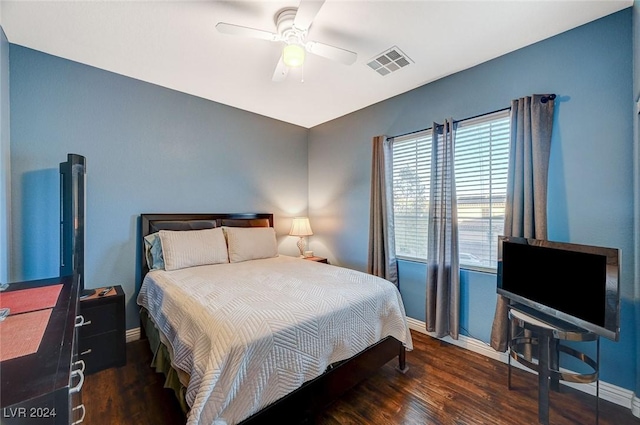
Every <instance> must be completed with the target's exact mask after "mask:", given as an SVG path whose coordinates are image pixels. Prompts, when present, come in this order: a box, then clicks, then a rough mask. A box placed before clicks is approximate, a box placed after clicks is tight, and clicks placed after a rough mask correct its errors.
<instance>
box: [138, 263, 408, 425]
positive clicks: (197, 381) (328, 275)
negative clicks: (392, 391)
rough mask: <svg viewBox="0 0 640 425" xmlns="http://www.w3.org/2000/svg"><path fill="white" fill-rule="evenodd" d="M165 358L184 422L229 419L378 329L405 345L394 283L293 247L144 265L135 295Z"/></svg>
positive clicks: (365, 341) (289, 387)
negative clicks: (177, 265)
mask: <svg viewBox="0 0 640 425" xmlns="http://www.w3.org/2000/svg"><path fill="white" fill-rule="evenodd" d="M138 304H139V305H141V306H143V307H145V308H146V309H147V310H149V313H150V315H151V317H152V319H153V321H154V322H155V323H156V324H157V325H158V328H159V329H160V332H161V334H162V338H163V341H164V342H165V343H167V344H168V347H169V349H170V351H171V352H172V355H173V366H174V367H175V368H178V369H181V370H183V371H185V372H186V373H188V374H189V375H190V380H189V384H188V387H187V394H186V399H187V400H186V401H187V403H188V404H189V406H190V407H191V410H190V412H189V415H188V419H187V424H188V425H194V424H201V425H209V424H235V423H237V422H240V421H241V420H243V419H246V418H247V417H249V416H250V415H251V414H253V413H255V412H257V411H259V410H261V409H262V408H264V407H266V406H267V405H269V404H271V403H272V402H274V401H276V400H278V399H279V398H281V397H283V396H284V395H286V394H288V393H290V392H291V391H293V390H295V389H296V388H298V387H300V386H301V385H302V384H303V383H304V382H306V381H309V380H311V379H313V378H315V377H317V376H319V375H321V374H322V373H323V372H324V371H325V370H326V368H327V366H329V365H330V364H332V363H334V362H337V361H340V360H345V359H347V358H349V357H352V356H354V355H355V354H357V353H359V352H360V351H362V350H364V349H365V348H367V347H368V346H370V345H372V344H374V343H376V342H377V341H379V340H381V339H382V338H384V337H386V336H389V335H390V336H393V337H395V338H396V339H398V340H399V341H402V342H403V343H404V345H405V347H407V349H412V348H413V345H412V341H411V334H410V332H409V328H408V326H407V322H406V316H405V311H404V306H403V304H402V300H401V298H400V293H399V291H398V290H397V288H396V287H395V286H394V285H393V284H392V283H390V282H388V281H386V280H384V279H381V278H378V277H375V276H371V275H369V274H366V273H361V272H358V271H354V270H350V269H346V268H341V267H337V266H332V265H327V264H320V263H316V262H313V261H307V260H302V259H298V258H293V257H286V256H279V257H276V258H270V259H263V260H252V261H246V262H242V263H233V264H217V265H210V266H200V267H192V268H188V269H182V270H174V271H170V272H166V271H152V272H150V273H148V274H147V276H146V277H145V279H144V282H143V284H142V287H141V289H140V294H139V295H138Z"/></svg>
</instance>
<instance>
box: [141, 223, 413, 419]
mask: <svg viewBox="0 0 640 425" xmlns="http://www.w3.org/2000/svg"><path fill="white" fill-rule="evenodd" d="M140 219H141V221H140V231H141V232H140V233H141V237H140V243H141V249H142V255H141V267H140V270H141V280H140V282H141V283H142V280H143V279H144V276H145V275H146V274H147V273H148V271H149V267H148V265H147V261H146V258H145V254H144V240H143V238H144V237H145V236H146V235H148V234H150V233H154V232H157V231H158V230H197V229H207V228H213V227H220V226H229V227H273V214H269V213H258V214H220V213H214V214H142V215H141V216H140ZM395 357H398V366H397V367H396V369H397V370H398V371H400V372H402V373H405V372H406V371H407V366H406V351H405V348H404V346H403V344H402V343H401V342H400V341H398V340H397V339H395V338H393V337H386V338H384V339H382V340H381V341H379V342H377V343H376V344H374V345H372V346H371V347H369V348H367V349H366V350H364V351H362V352H361V353H359V354H357V355H356V356H354V357H351V358H350V359H347V360H344V361H342V362H339V363H337V364H335V365H332V366H331V367H330V368H329V369H328V370H327V371H326V372H325V373H324V374H322V375H321V376H319V377H317V378H315V379H313V380H311V381H308V382H306V383H304V384H303V385H302V386H301V387H300V388H298V389H297V390H295V391H293V392H291V393H289V394H288V395H286V396H284V397H283V398H281V399H280V400H278V401H276V402H274V403H272V404H271V405H269V406H267V407H266V408H264V409H262V410H261V411H259V412H257V413H255V414H254V415H252V416H251V417H249V418H247V419H245V420H243V421H242V422H241V423H240V424H241V425H256V424H263V423H313V422H314V421H315V417H316V416H317V415H318V414H319V413H320V412H321V411H322V410H323V409H324V408H325V407H326V406H327V405H329V404H330V403H331V402H332V401H334V400H336V399H337V398H339V397H340V396H341V395H343V394H344V393H345V392H347V391H348V390H349V389H350V388H352V387H354V386H355V385H357V384H358V383H360V382H361V381H363V380H364V379H366V378H368V377H369V376H371V375H372V374H373V373H375V372H376V371H377V370H378V369H379V368H381V367H382V366H384V365H385V364H386V363H388V362H389V361H391V360H393V359H394V358H395Z"/></svg>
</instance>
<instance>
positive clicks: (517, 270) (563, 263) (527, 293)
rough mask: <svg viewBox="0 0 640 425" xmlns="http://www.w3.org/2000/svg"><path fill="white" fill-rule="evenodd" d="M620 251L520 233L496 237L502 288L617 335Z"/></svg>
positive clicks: (607, 334)
mask: <svg viewBox="0 0 640 425" xmlns="http://www.w3.org/2000/svg"><path fill="white" fill-rule="evenodd" d="M619 266H620V252H619V250H618V249H615V248H604V247H597V246H589V245H579V244H571V243H565V242H554V241H546V240H536V239H527V238H517V237H505V236H500V237H499V239H498V293H499V294H501V295H503V296H505V297H507V298H509V299H511V300H513V301H515V302H518V303H521V304H524V305H526V306H528V307H530V308H533V309H535V310H537V311H539V312H542V313H545V314H547V315H550V316H552V317H555V318H558V319H561V320H564V321H566V322H569V323H571V324H573V325H576V326H579V327H581V328H583V329H586V330H589V331H591V332H594V333H596V334H598V335H600V336H604V337H606V338H609V339H612V340H614V341H617V340H618V333H619V305H620V301H619V282H618V281H619Z"/></svg>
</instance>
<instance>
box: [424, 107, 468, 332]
mask: <svg viewBox="0 0 640 425" xmlns="http://www.w3.org/2000/svg"><path fill="white" fill-rule="evenodd" d="M454 138H455V130H454V123H453V119H449V120H446V121H445V123H444V125H438V124H436V123H434V124H433V133H432V148H431V179H430V182H431V191H430V194H429V228H428V235H427V238H428V240H427V304H426V312H427V314H426V328H427V331H429V332H435V333H436V336H437V337H438V338H440V337H443V336H445V335H451V337H453V338H454V339H458V330H459V326H460V265H459V258H458V208H457V201H456V184H455V170H454Z"/></svg>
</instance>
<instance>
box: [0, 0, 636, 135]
mask: <svg viewBox="0 0 640 425" xmlns="http://www.w3.org/2000/svg"><path fill="white" fill-rule="evenodd" d="M298 4H299V0H292V1H214V0H209V1H204V0H201V1H186V0H177V1H170V0H156V1H134V0H128V1H126V0H120V1H106V0H67V1H56V0H44V1H33V0H18V1H11V0H2V1H1V3H0V24H1V25H2V27H3V29H4V31H5V33H6V35H7V38H8V39H9V42H11V43H13V44H18V45H21V46H25V47H29V48H32V49H35V50H39V51H42V52H45V53H49V54H52V55H55V56H59V57H62V58H66V59H70V60H73V61H76V62H80V63H83V64H87V65H91V66H95V67H97V68H102V69H105V70H108V71H112V72H115V73H118V74H122V75H126V76H129V77H132V78H136V79H139V80H142V81H147V82H150V83H154V84H157V85H160V86H163V87H167V88H171V89H174V90H178V91H181V92H184V93H189V94H192V95H195V96H199V97H202V98H205V99H209V100H212V101H215V102H219V103H223V104H226V105H229V106H233V107H237V108H241V109H244V110H247V111H251V112H255V113H257V114H261V115H265V116H268V117H271V118H275V119H278V120H281V121H285V122H289V123H292V124H296V125H299V126H302V127H306V128H311V127H313V126H316V125H318V124H321V123H324V122H326V121H330V120H332V119H334V118H337V117H340V116H343V115H345V114H348V113H350V112H353V111H356V110H358V109H362V108H364V107H366V106H369V105H371V104H374V103H376V102H379V101H382V100H385V99H388V98H390V97H393V96H395V95H398V94H401V93H404V92H406V91H409V90H411V89H414V88H416V87H419V86H421V85H423V84H426V83H429V82H431V81H434V80H437V79H439V78H442V77H444V76H447V75H450V74H452V73H455V72H458V71H461V70H463V69H466V68H469V67H472V66H474V65H477V64H480V63H482V62H485V61H487V60H490V59H493V58H495V57H498V56H501V55H503V54H505V53H508V52H511V51H513V50H516V49H519V48H521V47H524V46H527V45H529V44H532V43H535V42H537V41H540V40H543V39H545V38H548V37H551V36H553V35H555V34H558V33H561V32H563V31H566V30H569V29H571V28H574V27H577V26H579V25H582V24H585V23H587V22H590V21H593V20H595V19H598V18H600V17H603V16H606V15H608V14H611V13H614V12H617V11H619V10H621V9H624V8H626V7H630V6H632V4H633V0H621V1H618V0H603V1H598V0H568V1H564V0H538V1H532V0H530V1H525V0H502V1H486V0H470V1H452V0H439V1H437V0H414V1H395V0H394V1H379V0H355V1H344V0H327V1H326V2H325V3H324V5H323V6H322V8H321V9H320V11H319V12H318V14H317V15H316V17H315V19H314V21H313V24H312V25H311V27H310V29H309V33H308V37H307V39H308V40H314V41H319V42H322V43H326V44H330V45H333V46H337V47H340V48H344V49H347V50H351V51H354V52H356V53H357V54H358V59H357V61H356V62H355V64H353V65H350V66H347V65H343V64H341V63H337V62H333V61H330V60H328V59H325V58H323V57H319V56H314V55H311V54H308V55H307V59H306V61H305V65H304V68H303V71H304V82H301V73H300V69H292V70H291V71H290V72H289V75H288V76H287V79H286V80H285V81H283V82H280V83H275V82H272V81H271V77H272V75H273V71H274V69H275V66H276V63H277V62H278V60H279V58H280V53H281V49H282V46H283V45H282V44H281V43H276V42H270V41H266V40H260V39H252V38H245V37H238V36H231V35H227V34H222V33H219V32H218V31H216V29H215V25H216V24H217V23H218V22H227V23H232V24H237V25H242V26H246V27H253V28H258V29H262V30H265V31H271V32H275V31H276V28H275V23H274V15H275V14H276V12H277V11H279V10H280V9H282V8H284V7H296V6H298ZM394 45H395V46H397V47H399V48H400V49H401V50H402V51H403V52H404V53H405V54H406V55H408V56H409V57H410V58H411V60H412V61H413V62H414V63H412V64H411V65H409V66H407V67H404V68H402V69H400V70H399V71H396V72H393V73H391V74H389V75H387V76H384V77H383V76H380V75H379V74H378V73H376V72H375V71H373V70H372V69H371V68H369V67H368V66H367V63H368V62H369V60H370V59H372V58H373V57H374V56H377V55H378V54H380V53H382V52H384V51H386V50H387V49H389V48H390V47H392V46H394Z"/></svg>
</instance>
